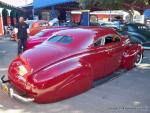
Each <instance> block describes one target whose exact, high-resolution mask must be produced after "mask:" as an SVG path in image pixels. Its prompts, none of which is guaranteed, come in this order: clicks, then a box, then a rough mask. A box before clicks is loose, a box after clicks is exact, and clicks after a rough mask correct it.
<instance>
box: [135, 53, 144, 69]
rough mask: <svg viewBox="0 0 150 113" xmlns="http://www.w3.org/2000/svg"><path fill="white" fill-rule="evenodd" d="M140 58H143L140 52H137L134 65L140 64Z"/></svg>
mask: <svg viewBox="0 0 150 113" xmlns="http://www.w3.org/2000/svg"><path fill="white" fill-rule="evenodd" d="M142 60H143V54H142V53H138V54H137V55H136V59H135V63H134V65H135V66H138V65H140V64H141V62H142Z"/></svg>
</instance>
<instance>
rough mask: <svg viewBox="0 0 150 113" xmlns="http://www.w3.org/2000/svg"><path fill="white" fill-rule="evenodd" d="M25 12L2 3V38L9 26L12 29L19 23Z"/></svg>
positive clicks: (0, 32) (0, 29)
mask: <svg viewBox="0 0 150 113" xmlns="http://www.w3.org/2000/svg"><path fill="white" fill-rule="evenodd" d="M23 12H24V11H23V10H21V9H19V8H17V7H14V6H11V5H8V4H6V3H3V2H1V1H0V36H2V35H4V34H5V33H6V29H7V26H8V25H11V26H12V27H13V26H14V25H15V24H16V23H17V21H18V18H19V16H21V15H22V14H23Z"/></svg>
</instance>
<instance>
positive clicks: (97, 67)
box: [86, 37, 107, 80]
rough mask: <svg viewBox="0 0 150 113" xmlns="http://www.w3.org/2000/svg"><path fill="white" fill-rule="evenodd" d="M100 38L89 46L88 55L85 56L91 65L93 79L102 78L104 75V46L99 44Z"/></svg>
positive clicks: (105, 58)
mask: <svg viewBox="0 0 150 113" xmlns="http://www.w3.org/2000/svg"><path fill="white" fill-rule="evenodd" d="M101 39H102V38H101V37H100V38H98V40H96V41H95V42H94V43H93V45H92V47H91V48H90V55H89V56H88V57H87V58H86V61H88V62H89V63H90V65H91V67H92V72H93V80H97V79H100V78H103V77H104V75H105V72H104V71H105V65H106V60H107V56H106V54H105V51H104V47H103V46H101V43H102V40H101Z"/></svg>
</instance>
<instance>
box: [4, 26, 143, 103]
mask: <svg viewBox="0 0 150 113" xmlns="http://www.w3.org/2000/svg"><path fill="white" fill-rule="evenodd" d="M143 51H144V50H143V48H142V46H141V45H138V44H131V43H130V41H129V39H127V38H124V37H122V38H120V36H119V34H117V33H116V31H114V30H112V29H110V28H94V27H91V28H74V29H67V30H62V31H59V32H57V33H56V34H54V35H53V36H51V37H50V38H49V39H48V40H47V41H45V42H44V43H42V44H40V45H38V46H36V47H34V48H33V49H29V50H27V51H25V52H24V53H23V54H21V55H20V56H19V57H18V58H16V59H15V60H14V61H13V62H12V63H11V64H10V67H9V71H8V78H9V80H7V81H6V80H4V76H3V77H2V81H3V85H2V89H3V91H4V92H7V93H8V92H9V94H10V96H11V97H15V98H17V99H19V100H22V101H25V102H30V101H34V102H38V103H48V102H56V101H59V100H63V99H66V98H69V97H72V96H75V95H77V94H80V93H82V92H84V91H87V90H89V89H90V88H91V87H92V84H93V82H94V81H96V80H98V79H102V78H104V77H106V76H109V74H111V73H112V72H114V71H116V70H117V69H119V68H120V67H122V68H125V69H132V68H133V67H134V66H135V65H137V64H139V63H141V61H142V57H143ZM37 56H38V57H37ZM6 83H9V84H11V86H12V87H9V88H8V86H7V85H6ZM15 89H17V91H18V92H20V93H19V94H17V93H14V90H15ZM21 94H22V95H21Z"/></svg>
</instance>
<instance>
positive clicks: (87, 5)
mask: <svg viewBox="0 0 150 113" xmlns="http://www.w3.org/2000/svg"><path fill="white" fill-rule="evenodd" d="M79 4H80V6H81V7H82V9H89V10H92V9H93V8H95V7H99V8H100V9H103V10H117V9H122V10H125V11H127V12H129V14H130V17H131V19H130V21H132V20H133V15H134V10H135V9H137V7H138V6H140V7H139V10H141V7H144V6H147V5H149V0H79Z"/></svg>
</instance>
